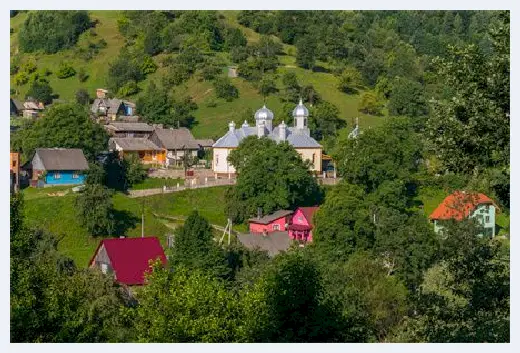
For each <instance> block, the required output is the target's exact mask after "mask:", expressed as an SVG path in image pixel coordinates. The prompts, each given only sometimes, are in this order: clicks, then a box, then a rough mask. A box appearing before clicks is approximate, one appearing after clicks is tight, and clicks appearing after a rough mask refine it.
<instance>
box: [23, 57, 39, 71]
mask: <svg viewBox="0 0 520 353" xmlns="http://www.w3.org/2000/svg"><path fill="white" fill-rule="evenodd" d="M36 69H37V66H36V63H35V62H34V61H33V60H29V61H26V62H25V63H23V64H22V71H25V72H26V73H28V74H31V73H33V72H34V71H36Z"/></svg>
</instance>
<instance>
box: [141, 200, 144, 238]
mask: <svg viewBox="0 0 520 353" xmlns="http://www.w3.org/2000/svg"><path fill="white" fill-rule="evenodd" d="M142 205H143V207H142V212H141V238H144V198H143V203H142Z"/></svg>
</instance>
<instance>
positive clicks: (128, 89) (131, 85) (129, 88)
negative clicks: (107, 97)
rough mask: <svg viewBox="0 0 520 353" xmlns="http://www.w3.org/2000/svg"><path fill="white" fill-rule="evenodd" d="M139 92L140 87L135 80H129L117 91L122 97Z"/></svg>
mask: <svg viewBox="0 0 520 353" xmlns="http://www.w3.org/2000/svg"><path fill="white" fill-rule="evenodd" d="M138 92H139V87H138V86H137V83H136V82H135V81H128V82H127V83H125V84H124V85H123V87H121V88H120V89H119V91H117V94H118V95H119V96H122V97H128V96H131V95H134V94H137V93H138Z"/></svg>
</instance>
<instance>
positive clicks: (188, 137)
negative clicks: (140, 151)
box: [150, 127, 201, 165]
mask: <svg viewBox="0 0 520 353" xmlns="http://www.w3.org/2000/svg"><path fill="white" fill-rule="evenodd" d="M150 140H151V141H152V142H153V143H155V144H156V145H157V146H160V147H162V148H164V149H165V150H166V151H167V164H168V165H176V164H179V163H182V160H183V158H184V154H185V153H187V154H189V155H190V156H191V157H198V152H199V150H201V148H200V145H199V144H198V142H197V140H195V138H193V135H192V134H191V132H190V130H188V129H187V128H185V127H181V128H178V129H162V128H156V129H155V130H154V131H153V133H152V134H151V135H150Z"/></svg>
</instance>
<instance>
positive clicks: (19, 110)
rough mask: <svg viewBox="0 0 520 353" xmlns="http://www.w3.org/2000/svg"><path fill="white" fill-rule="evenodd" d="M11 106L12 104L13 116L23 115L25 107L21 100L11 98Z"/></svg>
mask: <svg viewBox="0 0 520 353" xmlns="http://www.w3.org/2000/svg"><path fill="white" fill-rule="evenodd" d="M10 106H11V116H22V115H23V112H24V110H25V107H24V105H23V104H22V103H21V102H20V101H18V100H16V99H14V98H11V99H10Z"/></svg>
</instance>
